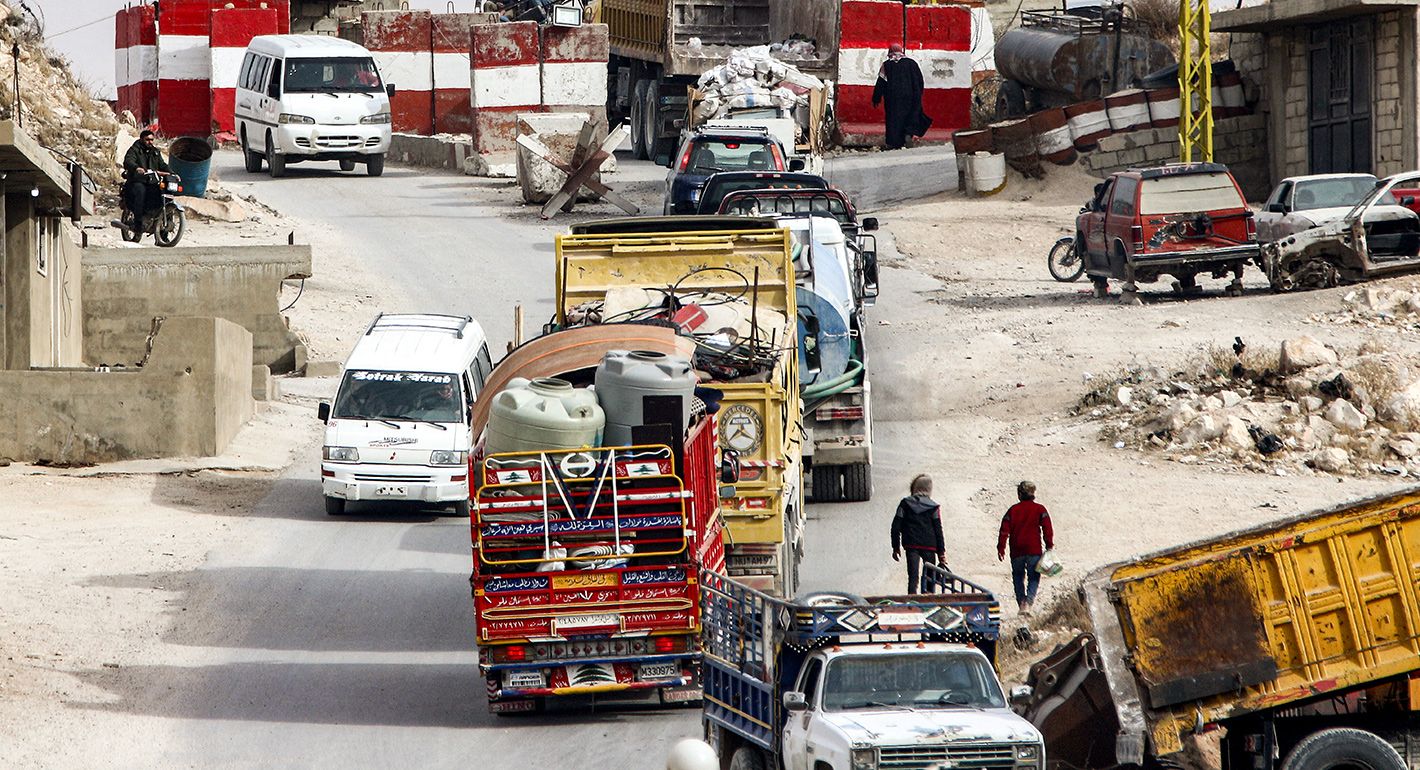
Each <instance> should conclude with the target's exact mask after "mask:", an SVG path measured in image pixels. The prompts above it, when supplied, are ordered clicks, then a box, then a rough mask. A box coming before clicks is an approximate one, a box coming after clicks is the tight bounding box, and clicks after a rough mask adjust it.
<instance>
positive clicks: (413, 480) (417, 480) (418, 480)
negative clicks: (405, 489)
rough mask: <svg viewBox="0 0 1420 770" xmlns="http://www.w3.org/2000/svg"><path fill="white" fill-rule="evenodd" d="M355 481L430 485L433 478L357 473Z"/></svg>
mask: <svg viewBox="0 0 1420 770" xmlns="http://www.w3.org/2000/svg"><path fill="white" fill-rule="evenodd" d="M355 480H356V481H389V482H393V483H396V484H428V483H429V482H430V481H431V480H432V477H430V476H399V475H393V474H384V473H357V474H355Z"/></svg>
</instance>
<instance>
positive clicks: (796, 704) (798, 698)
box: [784, 690, 809, 712]
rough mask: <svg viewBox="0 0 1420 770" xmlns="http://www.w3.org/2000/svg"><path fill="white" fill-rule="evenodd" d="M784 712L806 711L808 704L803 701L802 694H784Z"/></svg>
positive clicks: (791, 692) (791, 691) (792, 692)
mask: <svg viewBox="0 0 1420 770" xmlns="http://www.w3.org/2000/svg"><path fill="white" fill-rule="evenodd" d="M784 710H785V711H793V712H799V711H808V710H809V702H808V701H806V700H804V694H803V693H801V692H794V691H793V690H790V691H789V692H786V693H784Z"/></svg>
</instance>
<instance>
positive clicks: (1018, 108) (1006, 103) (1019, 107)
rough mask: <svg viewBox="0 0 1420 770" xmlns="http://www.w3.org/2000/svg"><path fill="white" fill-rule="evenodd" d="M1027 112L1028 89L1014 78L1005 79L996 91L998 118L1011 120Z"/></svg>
mask: <svg viewBox="0 0 1420 770" xmlns="http://www.w3.org/2000/svg"><path fill="white" fill-rule="evenodd" d="M1025 114H1026V90H1025V89H1024V88H1022V87H1021V84H1020V83H1017V82H1016V81H1014V80H1003V81H1001V86H1000V88H999V89H997V91H996V119H997V120H1009V119H1012V118H1019V117H1021V116H1023V115H1025Z"/></svg>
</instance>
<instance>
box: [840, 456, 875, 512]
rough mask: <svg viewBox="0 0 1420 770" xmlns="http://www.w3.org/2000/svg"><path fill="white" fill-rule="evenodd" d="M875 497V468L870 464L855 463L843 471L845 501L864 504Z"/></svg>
mask: <svg viewBox="0 0 1420 770" xmlns="http://www.w3.org/2000/svg"><path fill="white" fill-rule="evenodd" d="M872 497H873V466H872V465H870V464H868V463H854V464H853V465H849V466H846V467H844V469H843V499H844V500H846V501H848V502H850V503H863V502H867V501H868V500H871V499H872Z"/></svg>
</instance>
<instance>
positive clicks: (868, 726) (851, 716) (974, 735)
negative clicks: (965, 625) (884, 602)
mask: <svg viewBox="0 0 1420 770" xmlns="http://www.w3.org/2000/svg"><path fill="white" fill-rule="evenodd" d="M784 708H785V711H786V712H787V715H786V716H787V718H786V720H785V723H784V732H783V736H782V738H781V741H782V748H781V755H782V756H783V758H784V770H822V769H823V768H825V767H830V768H844V769H845V770H847V769H849V768H853V769H855V770H856V769H857V768H878V767H883V768H889V767H891V768H897V767H939V766H940V767H947V766H952V767H956V766H970V767H978V766H980V767H986V766H989V767H991V768H993V769H994V768H1014V769H1015V770H1038V768H1040V762H1041V752H1042V747H1041V736H1040V732H1039V731H1038V730H1036V729H1035V728H1034V727H1032V726H1031V725H1030V724H1029V723H1028V722H1026V721H1025V720H1023V719H1021V718H1020V717H1018V716H1016V715H1015V714H1014V713H1012V712H1011V710H1010V709H1009V708H1008V707H1007V705H1006V698H1005V695H1004V694H1003V693H1002V692H1001V685H1000V682H999V681H998V680H997V678H996V672H995V671H994V670H992V668H991V662H990V661H989V660H987V658H986V656H985V655H984V654H982V652H981V651H980V650H979V649H977V648H976V647H974V646H970V645H965V644H951V643H943V642H926V643H924V642H908V643H897V644H858V645H850V646H834V647H829V648H820V649H818V650H815V651H814V652H812V653H810V654H809V657H808V659H807V660H806V661H805V662H804V665H803V668H801V669H800V671H799V677H798V680H797V682H796V683H795V684H794V689H793V690H790V691H788V692H786V693H784Z"/></svg>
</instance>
